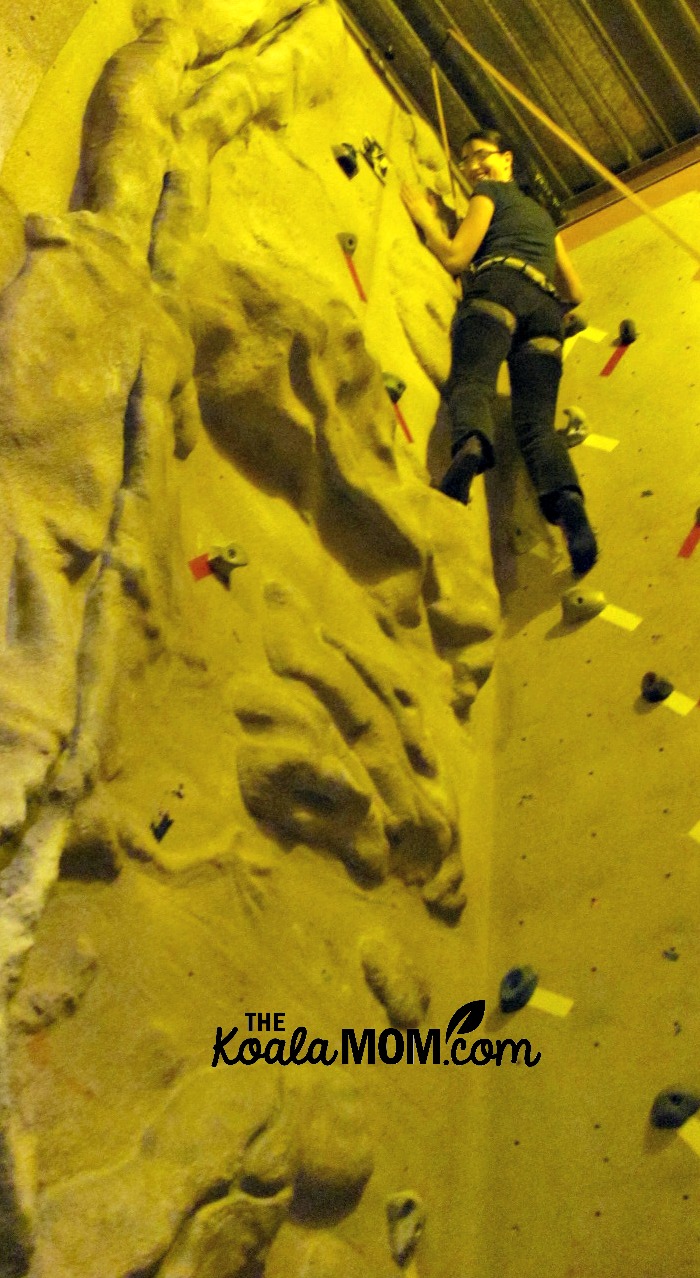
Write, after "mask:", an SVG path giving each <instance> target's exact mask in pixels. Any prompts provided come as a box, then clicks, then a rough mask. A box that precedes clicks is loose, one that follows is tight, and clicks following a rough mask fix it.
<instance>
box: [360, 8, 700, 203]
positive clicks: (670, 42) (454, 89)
mask: <svg viewBox="0 0 700 1278" xmlns="http://www.w3.org/2000/svg"><path fill="white" fill-rule="evenodd" d="M344 7H345V8H346V10H347V11H348V12H349V13H350V14H351V15H352V18H353V19H354V21H356V22H357V23H358V25H359V26H360V28H361V30H362V31H363V33H364V34H365V35H366V37H367V39H368V40H369V41H371V42H372V44H373V45H374V47H375V50H376V53H377V54H378V56H379V57H380V59H382V61H383V62H384V63H385V65H386V66H387V67H389V68H390V70H391V73H392V74H393V75H394V76H396V78H397V79H398V80H399V81H400V82H401V84H402V85H403V86H404V87H405V88H406V90H407V91H408V92H409V93H410V94H411V96H412V97H413V98H414V99H415V101H416V103H417V104H418V105H419V106H420V108H421V109H422V110H423V111H424V112H425V114H426V115H427V117H428V119H429V120H430V121H431V122H433V123H435V124H437V113H436V109H435V100H434V93H433V87H432V81H431V74H430V58H431V57H432V58H434V59H435V61H436V63H437V65H438V67H439V69H440V84H441V89H442V94H443V98H444V106H445V116H446V120H447V127H448V133H449V136H450V143H451V146H452V148H453V150H454V149H455V148H457V147H458V145H459V142H460V139H461V137H462V136H463V135H464V134H465V133H466V132H468V131H469V130H470V129H472V128H473V127H474V124H475V122H476V121H477V120H478V122H479V123H484V124H487V125H490V126H491V127H496V128H500V129H502V130H503V131H504V132H506V133H507V134H508V135H509V136H510V137H511V138H512V140H513V141H514V143H515V144H516V146H517V147H518V149H519V150H521V151H523V152H525V153H526V155H527V156H528V157H529V159H530V163H531V166H532V168H533V170H535V171H536V172H538V173H539V176H540V180H541V182H542V184H543V185H544V188H545V189H546V188H549V190H550V192H551V195H552V196H553V197H554V199H555V200H556V201H559V202H560V203H561V204H562V205H563V207H564V209H566V208H569V207H572V206H573V205H575V203H576V202H577V197H580V196H581V195H582V194H583V193H588V192H590V191H591V190H592V188H594V187H596V185H597V183H598V178H597V177H596V175H595V174H594V173H593V172H592V171H591V170H590V169H588V168H587V166H585V165H584V164H583V163H582V162H581V161H580V160H579V159H578V158H577V157H576V155H575V154H574V153H573V152H572V151H571V150H570V149H569V148H568V147H567V146H566V145H565V144H563V143H560V142H559V141H557V139H556V138H555V137H554V136H553V135H552V134H551V133H550V132H549V131H548V130H547V129H546V127H545V126H544V125H541V124H540V123H539V122H538V121H537V120H536V119H535V117H534V116H533V115H532V114H530V113H529V112H528V111H527V110H525V109H524V108H522V107H520V106H519V105H518V103H517V102H516V101H515V99H514V98H513V97H512V96H511V95H509V94H508V93H507V91H505V90H503V89H501V88H499V86H498V85H497V84H496V83H495V82H494V81H493V80H492V79H490V77H489V76H488V75H487V74H486V73H485V72H484V71H483V70H482V69H481V68H480V67H479V65H478V64H477V63H476V62H475V60H474V59H473V58H472V57H471V56H470V55H469V54H468V53H466V52H465V51H464V50H463V49H462V48H461V47H460V46H459V45H458V44H457V43H456V41H455V40H454V39H453V38H450V37H449V36H448V34H447V33H448V31H449V29H450V27H456V28H458V29H459V30H461V32H462V34H463V35H464V36H465V37H466V39H467V40H468V41H469V42H470V43H471V44H473V45H474V46H475V47H476V48H477V50H478V51H479V52H480V53H481V54H482V56H483V57H485V58H486V59H487V60H488V61H489V62H491V63H492V64H493V65H494V66H495V67H496V68H497V69H498V70H499V71H500V72H501V73H502V74H503V75H505V76H506V77H507V78H508V79H509V80H510V81H511V82H512V83H514V84H515V85H516V87H517V88H519V89H520V90H521V91H522V92H524V93H525V94H526V95H527V96H528V97H529V98H530V99H531V100H533V101H534V102H535V104H536V105H537V106H539V107H540V108H541V109H542V110H544V111H545V112H546V113H547V114H548V115H550V116H551V117H552V118H553V119H554V120H555V121H556V123H557V124H559V125H560V127H562V128H564V129H565V130H566V131H567V132H569V133H570V134H571V135H572V136H573V137H574V138H575V139H576V140H577V141H579V142H581V143H583V145H584V146H586V147H587V148H588V149H589V150H590V151H591V152H592V153H593V154H594V155H595V156H596V158H597V159H598V160H600V161H602V163H604V164H605V165H607V166H608V167H609V168H610V169H612V170H613V171H614V172H616V173H619V174H623V173H628V172H629V171H634V170H635V169H636V168H638V166H640V165H641V164H642V163H644V162H646V161H649V160H650V159H652V158H659V159H660V158H662V157H664V158H666V157H667V155H668V152H669V151H673V150H674V149H675V148H677V147H678V146H679V145H682V144H683V143H686V142H687V141H688V140H689V139H691V138H693V137H695V136H697V135H698V134H700V91H699V90H698V87H697V71H696V69H697V66H698V64H700V25H699V23H698V19H697V17H696V16H694V15H693V12H692V8H691V6H690V5H689V4H688V2H687V0H615V4H614V5H613V4H610V2H609V0H548V2H547V3H545V0H490V2H489V3H488V4H486V3H485V2H484V0H446V3H441V0H400V3H398V0H344Z"/></svg>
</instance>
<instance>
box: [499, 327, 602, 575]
mask: <svg viewBox="0 0 700 1278" xmlns="http://www.w3.org/2000/svg"><path fill="white" fill-rule="evenodd" d="M523 327H525V328H526V332H527V327H526V326H523ZM529 327H530V331H531V330H532V324H530V325H529ZM550 327H551V326H550ZM518 336H519V338H520V334H519V335H518ZM523 337H524V340H519V341H518V343H517V345H516V346H515V347H514V349H513V351H512V353H511V355H510V358H509V361H508V364H509V368H510V382H511V402H512V420H513V429H514V431H515V435H516V438H517V441H518V445H519V447H520V450H521V452H522V455H523V459H524V461H525V464H526V466H527V469H528V472H529V474H530V478H531V479H532V482H533V485H534V488H535V491H536V493H537V496H538V498H539V503H540V509H541V511H542V513H543V515H544V517H545V519H547V520H548V522H549V523H551V524H559V525H560V526H561V528H562V530H563V532H564V536H565V539H566V543H567V547H568V550H569V554H570V556H571V562H572V567H573V569H574V572H576V573H579V574H581V573H584V572H588V571H589V569H590V568H592V567H593V564H594V563H595V561H596V558H597V555H598V548H597V545H596V540H595V536H594V534H593V530H592V528H591V526H590V524H589V522H588V517H587V515H586V511H585V507H584V502H583V492H582V490H581V486H580V484H579V480H578V476H577V474H576V470H575V469H574V466H573V463H572V461H571V456H570V453H569V450H568V448H567V447H566V444H565V443H564V440H563V438H562V436H561V435H558V434H557V432H556V430H555V429H554V421H555V414H556V406H557V394H558V391H559V382H560V381H561V359H562V342H561V340H560V337H559V336H554V335H550V334H545V335H543V334H540V335H536V336H526V335H525V334H523Z"/></svg>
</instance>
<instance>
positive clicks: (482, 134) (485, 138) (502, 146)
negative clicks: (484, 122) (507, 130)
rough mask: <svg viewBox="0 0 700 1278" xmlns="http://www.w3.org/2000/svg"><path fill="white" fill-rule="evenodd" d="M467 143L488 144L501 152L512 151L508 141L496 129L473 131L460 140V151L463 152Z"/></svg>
mask: <svg viewBox="0 0 700 1278" xmlns="http://www.w3.org/2000/svg"><path fill="white" fill-rule="evenodd" d="M468 142H490V143H491V146H495V147H498V150H499V151H501V152H503V151H511V152H512V150H513V148H512V146H511V145H510V142H509V141H508V139H507V138H506V137H504V135H503V134H502V133H499V131H498V129H473V130H472V132H471V133H468V134H467V136H466V138H463V139H462V145H461V146H460V148H459V149H460V151H463V150H464V148H465V146H466V145H467V143H468Z"/></svg>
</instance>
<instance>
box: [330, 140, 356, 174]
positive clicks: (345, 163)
mask: <svg viewBox="0 0 700 1278" xmlns="http://www.w3.org/2000/svg"><path fill="white" fill-rule="evenodd" d="M333 154H334V156H335V158H336V160H337V162H338V164H339V165H340V167H341V169H342V170H343V173H344V174H345V176H346V177H349V178H354V177H357V174H358V171H359V167H360V166H359V164H358V163H357V151H356V150H355V148H354V146H352V145H351V144H350V142H341V144H340V146H334V147H333Z"/></svg>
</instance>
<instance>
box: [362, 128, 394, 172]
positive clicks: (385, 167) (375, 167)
mask: <svg viewBox="0 0 700 1278" xmlns="http://www.w3.org/2000/svg"><path fill="white" fill-rule="evenodd" d="M362 154H363V156H364V157H365V159H366V161H367V163H368V164H369V167H370V168H371V170H372V172H373V173H375V174H376V176H377V177H378V178H379V181H380V182H385V181H386V175H387V173H388V172H389V161H388V160H387V158H386V155H385V154H384V151H383V150H382V148H381V147H380V145H379V143H378V142H377V141H376V139H375V138H370V137H364V138H363V139H362Z"/></svg>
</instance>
